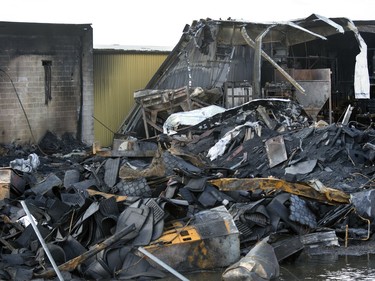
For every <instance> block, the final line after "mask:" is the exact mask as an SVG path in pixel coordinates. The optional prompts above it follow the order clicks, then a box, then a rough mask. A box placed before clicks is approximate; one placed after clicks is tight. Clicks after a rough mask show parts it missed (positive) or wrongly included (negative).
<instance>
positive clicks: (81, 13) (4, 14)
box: [0, 0, 375, 47]
mask: <svg viewBox="0 0 375 281" xmlns="http://www.w3.org/2000/svg"><path fill="white" fill-rule="evenodd" d="M374 11H375V1H374V0H358V1H349V0H284V1H283V0H265V1H259V0H255V1H254V0H253V1H251V0H227V1H223V0H209V1H207V0H206V1H205V0H189V1H178V0H174V1H173V0H142V1H139V0H132V1H125V0H122V1H121V0H106V1H103V0H101V1H98V0H91V1H89V0H64V1H60V0H59V1H57V0H8V1H2V3H1V9H0V21H14V22H40V23H69V24H81V23H84V24H92V27H93V32H94V47H95V46H97V45H112V44H119V45H128V46H166V47H174V46H175V45H176V43H177V42H178V40H179V39H180V37H181V34H182V30H183V28H184V26H185V25H186V24H191V23H192V21H193V20H199V19H201V18H204V19H205V18H212V19H220V18H221V19H227V18H228V17H231V18H232V19H236V20H244V21H252V22H270V21H287V20H294V19H298V18H305V17H307V16H309V15H311V14H313V13H315V14H319V15H321V16H325V17H347V18H349V19H352V20H375V13H374Z"/></svg>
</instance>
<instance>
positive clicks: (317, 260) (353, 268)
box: [161, 247, 375, 281]
mask: <svg viewBox="0 0 375 281" xmlns="http://www.w3.org/2000/svg"><path fill="white" fill-rule="evenodd" d="M360 248H363V249H360ZM321 250H322V252H325V253H326V254H322V255H310V254H308V253H307V252H304V253H302V254H301V255H300V256H299V257H298V258H297V259H296V260H295V261H293V262H289V263H282V264H280V276H279V278H277V279H275V281H295V280H313V281H315V280H316V281H326V280H345V281H352V280H353V281H354V280H375V254H374V248H373V247H371V248H367V250H369V253H366V254H363V253H364V252H365V249H364V247H358V249H353V252H351V253H350V254H348V255H341V254H338V253H342V252H344V251H346V252H350V251H351V250H352V249H351V248H350V247H349V248H346V249H344V250H343V249H341V248H340V249H338V251H335V250H334V249H330V250H327V249H325V250H324V249H321ZM356 253H361V255H360V256H358V255H355V254H356ZM222 272H223V270H217V271H206V272H196V273H189V274H184V277H186V278H187V279H189V280H191V281H200V280H206V281H217V280H221V276H222ZM161 280H163V281H177V280H179V279H178V278H176V277H174V276H173V275H169V276H168V277H166V278H164V279H161Z"/></svg>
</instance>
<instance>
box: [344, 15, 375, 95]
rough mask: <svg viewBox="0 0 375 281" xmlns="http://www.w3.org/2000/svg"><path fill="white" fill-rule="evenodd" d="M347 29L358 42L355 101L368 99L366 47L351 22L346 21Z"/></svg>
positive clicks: (368, 82) (368, 84) (368, 78)
mask: <svg viewBox="0 0 375 281" xmlns="http://www.w3.org/2000/svg"><path fill="white" fill-rule="evenodd" d="M348 28H349V29H350V30H352V31H353V32H354V35H355V37H356V38H357V40H358V44H359V49H360V52H359V54H358V55H357V56H356V63H355V69H354V93H355V98H356V99H369V98H370V76H369V73H368V65H367V45H366V43H365V41H364V40H363V38H362V36H361V35H360V34H359V31H358V29H357V27H356V26H355V25H354V23H353V22H352V21H348Z"/></svg>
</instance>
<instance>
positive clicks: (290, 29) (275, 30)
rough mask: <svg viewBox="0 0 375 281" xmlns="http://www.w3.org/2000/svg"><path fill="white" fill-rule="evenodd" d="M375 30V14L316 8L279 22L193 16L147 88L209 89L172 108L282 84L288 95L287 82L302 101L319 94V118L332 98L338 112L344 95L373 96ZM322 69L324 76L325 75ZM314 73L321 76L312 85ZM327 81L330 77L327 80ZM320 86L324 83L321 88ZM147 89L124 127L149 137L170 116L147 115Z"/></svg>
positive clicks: (236, 101)
mask: <svg viewBox="0 0 375 281" xmlns="http://www.w3.org/2000/svg"><path fill="white" fill-rule="evenodd" d="M374 34H375V24H374V22H373V21H366V22H364V21H361V22H359V21H356V22H353V21H351V20H350V19H347V18H330V19H329V18H325V17H323V16H319V15H316V14H312V15H310V16H309V17H307V18H305V19H298V20H293V21H288V22H271V23H254V22H245V21H235V20H211V19H206V20H199V21H193V23H192V24H191V25H186V27H185V28H184V30H183V34H182V36H181V39H180V41H179V42H178V43H177V45H176V46H175V48H174V49H173V50H172V52H171V53H170V55H169V56H168V57H167V59H166V60H165V62H164V63H163V64H162V65H161V67H160V68H159V70H158V71H157V72H156V73H155V75H154V76H153V77H152V79H151V80H150V82H149V83H148V84H147V86H146V89H145V90H144V91H140V92H141V96H142V97H143V98H144V97H146V96H148V95H149V94H151V93H150V92H151V91H153V92H152V94H155V93H160V91H164V93H165V91H172V92H173V91H175V90H176V89H181V88H185V90H186V93H187V95H186V96H187V98H189V97H190V95H191V93H192V92H193V91H194V90H195V89H197V88H199V89H203V91H204V94H203V96H204V97H205V99H202V98H199V97H198V101H196V100H195V101H196V104H195V105H194V104H192V103H191V102H190V103H188V104H187V105H188V106H185V108H181V107H180V108H178V107H177V106H176V107H175V108H173V110H171V109H169V111H168V112H167V115H169V114H171V113H173V112H177V111H186V110H191V109H195V108H199V107H202V106H206V105H209V104H216V105H220V106H223V107H225V108H230V107H233V106H238V105H240V104H242V103H244V102H246V101H248V100H251V99H254V98H263V97H267V96H268V95H270V93H274V88H275V87H276V88H277V94H280V93H281V92H282V93H281V94H283V96H282V97H285V95H284V93H285V90H287V91H289V92H290V93H291V96H293V95H296V96H297V100H298V101H299V102H301V103H302V105H304V102H306V101H305V100H306V96H310V97H311V96H314V97H317V98H316V99H318V101H317V102H316V101H314V102H315V103H314V104H312V105H311V103H312V101H307V104H306V107H311V108H312V110H311V113H312V117H313V118H314V119H316V118H317V115H318V113H319V112H320V111H321V110H322V108H323V106H327V104H328V103H329V105H328V110H329V111H330V112H331V114H330V115H329V114H326V116H331V115H332V114H333V110H334V109H335V108H338V107H340V106H342V102H340V101H337V100H345V98H347V96H353V97H354V96H355V98H356V99H363V98H369V97H370V78H371V79H372V76H371V77H370V76H369V70H370V68H371V69H372V62H371V65H370V66H368V58H367V54H368V48H367V44H369V45H370V46H374V42H375V40H374V38H375V36H374ZM362 36H363V37H362ZM343 42H345V44H343ZM306 44H307V45H306ZM306 46H308V47H306ZM369 49H370V50H372V49H371V48H369ZM371 54H372V53H371ZM323 69H324V70H329V71H328V72H327V73H328V75H327V74H324V75H321V71H320V70H323ZM312 70H319V71H318V72H317V71H315V72H312ZM317 76H319V77H320V76H324V78H319V79H317ZM353 77H354V79H353ZM310 80H313V81H314V82H317V81H318V82H319V83H320V84H319V83H318V84H314V85H313V86H309V85H306V83H308V82H310ZM322 82H325V84H324V85H323V86H322V84H321V83H322ZM273 86H274V87H273ZM317 86H318V87H319V88H320V89H323V90H320V92H317V91H316V88H318V87H317ZM285 88H286V89H285ZM314 89H315V90H314ZM158 91H159V92H158ZM207 91H211V93H212V91H214V92H215V93H216V94H215V98H212V95H211V99H210V98H207V95H205V94H206V93H207ZM337 94H338V95H339V98H338V99H337V98H336V96H335V95H337ZM139 96H140V93H139V92H138V93H135V98H136V101H137V105H136V107H135V108H134V110H133V112H131V114H130V115H129V117H128V118H127V119H126V120H125V121H124V123H123V125H122V126H121V128H120V129H119V132H120V133H125V132H136V133H137V134H139V135H140V136H146V137H149V136H150V135H157V134H158V133H160V127H161V126H162V125H161V124H162V122H163V121H165V117H163V116H162V118H161V119H162V120H157V119H158V118H159V117H160V116H159V115H158V114H157V113H155V112H152V110H151V112H150V110H149V111H147V110H146V112H143V116H142V110H141V108H142V106H143V105H142V102H143V98H139ZM201 96H202V95H201ZM239 96H241V97H239ZM164 97H165V95H164ZM307 99H309V98H307ZM168 102H170V100H168ZM179 102H180V103H181V101H179ZM158 104H159V105H160V103H158ZM161 106H163V105H161ZM304 106H305V105H304ZM158 111H160V108H158ZM152 114H154V115H156V116H153V119H154V122H148V125H147V126H150V125H151V126H150V128H148V129H146V128H145V124H144V123H142V120H141V119H142V118H143V119H152V118H151V117H150V115H152ZM329 121H332V120H329ZM157 122H159V124H158V125H157V124H156V123H157ZM154 125H156V126H154ZM147 126H146V127H147ZM145 129H146V131H147V130H150V129H151V131H153V133H150V134H149V135H148V136H147V132H145Z"/></svg>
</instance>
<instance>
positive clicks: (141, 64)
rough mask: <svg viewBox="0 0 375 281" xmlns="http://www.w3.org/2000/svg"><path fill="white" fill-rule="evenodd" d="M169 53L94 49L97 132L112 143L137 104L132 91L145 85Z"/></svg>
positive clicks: (104, 141)
mask: <svg viewBox="0 0 375 281" xmlns="http://www.w3.org/2000/svg"><path fill="white" fill-rule="evenodd" d="M167 55H168V54H167V53H153V52H147V53H141V52H135V53H110V52H108V53H107V52H94V136H95V141H99V143H100V144H101V146H103V147H106V146H111V145H112V141H113V132H116V131H117V130H118V129H119V127H120V126H121V124H122V122H123V121H124V119H125V117H126V116H127V115H128V113H129V112H130V110H131V108H132V106H133V105H134V97H133V94H134V92H135V91H137V90H141V89H144V87H145V86H146V85H147V83H148V82H149V81H150V79H151V78H152V76H153V75H154V74H155V72H156V71H157V70H158V68H159V67H160V65H161V64H162V63H163V61H164V60H165V58H166V57H167Z"/></svg>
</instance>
